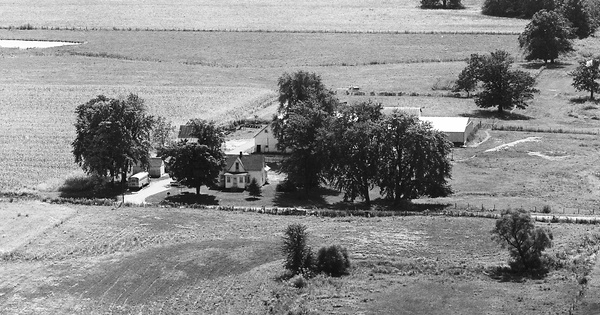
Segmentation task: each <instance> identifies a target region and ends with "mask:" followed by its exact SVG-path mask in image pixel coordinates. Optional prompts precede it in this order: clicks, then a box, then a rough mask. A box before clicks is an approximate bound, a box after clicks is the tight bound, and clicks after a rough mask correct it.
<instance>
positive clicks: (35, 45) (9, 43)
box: [0, 39, 81, 49]
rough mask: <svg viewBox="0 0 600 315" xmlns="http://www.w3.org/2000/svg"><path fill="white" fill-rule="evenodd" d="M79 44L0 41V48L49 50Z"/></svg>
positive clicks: (40, 41)
mask: <svg viewBox="0 0 600 315" xmlns="http://www.w3.org/2000/svg"><path fill="white" fill-rule="evenodd" d="M79 44H81V43H77V42H59V41H45V40H16V39H0V47H3V48H19V49H31V48H50V47H58V46H67V45H79Z"/></svg>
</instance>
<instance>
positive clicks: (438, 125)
mask: <svg viewBox="0 0 600 315" xmlns="http://www.w3.org/2000/svg"><path fill="white" fill-rule="evenodd" d="M419 120H421V121H427V122H429V123H431V126H432V127H433V129H436V130H439V131H442V132H465V129H466V128H467V125H468V124H469V118H468V117H419Z"/></svg>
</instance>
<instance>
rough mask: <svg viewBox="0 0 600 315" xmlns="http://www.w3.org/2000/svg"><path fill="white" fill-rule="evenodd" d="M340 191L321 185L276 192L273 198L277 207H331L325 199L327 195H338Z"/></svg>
mask: <svg viewBox="0 0 600 315" xmlns="http://www.w3.org/2000/svg"><path fill="white" fill-rule="evenodd" d="M339 194H340V192H339V191H337V190H334V189H330V188H326V187H319V188H316V189H313V190H312V191H309V192H308V193H307V192H306V191H304V190H303V189H300V190H297V191H294V192H276V193H275V197H274V198H273V204H274V205H275V206H277V207H290V208H293V207H317V208H329V204H328V203H327V201H326V200H325V197H326V196H338V195H339Z"/></svg>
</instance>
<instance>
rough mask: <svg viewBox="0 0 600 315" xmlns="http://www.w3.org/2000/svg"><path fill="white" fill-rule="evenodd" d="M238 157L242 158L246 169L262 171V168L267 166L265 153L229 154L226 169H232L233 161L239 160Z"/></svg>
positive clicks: (226, 159) (226, 157) (226, 158)
mask: <svg viewBox="0 0 600 315" xmlns="http://www.w3.org/2000/svg"><path fill="white" fill-rule="evenodd" d="M237 158H239V159H240V161H241V162H242V164H243V165H244V169H245V170H246V171H262V169H263V168H264V167H265V157H264V156H263V155H259V154H252V155H241V156H240V155H238V154H235V155H230V154H228V155H226V156H225V161H226V163H227V166H226V168H225V169H227V170H228V169H230V168H231V166H232V165H233V163H235V161H236V160H237Z"/></svg>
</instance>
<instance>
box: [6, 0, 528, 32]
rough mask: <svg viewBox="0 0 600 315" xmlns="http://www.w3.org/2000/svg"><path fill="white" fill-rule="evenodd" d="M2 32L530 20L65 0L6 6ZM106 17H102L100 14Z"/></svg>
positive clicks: (341, 4) (505, 28)
mask: <svg viewBox="0 0 600 315" xmlns="http://www.w3.org/2000/svg"><path fill="white" fill-rule="evenodd" d="M5 2H7V1H6V0H4V1H2V2H0V5H2V6H3V7H5V8H6V9H5V10H3V11H2V13H1V14H0V19H1V20H2V25H0V26H3V27H10V26H12V27H18V26H21V25H26V24H30V25H32V26H33V27H61V28H77V29H86V28H106V29H112V28H113V27H115V28H122V29H128V28H132V29H135V28H140V29H146V28H150V29H169V30H173V29H175V30H178V29H186V30H194V29H200V30H224V29H226V30H278V31H280V30H287V31H334V30H335V31H368V30H370V31H390V30H391V31H402V32H403V31H440V30H441V31H450V32H452V31H492V32H521V31H522V29H523V27H524V26H525V24H526V21H525V20H515V19H506V18H494V17H488V16H484V15H482V14H481V4H482V1H481V0H464V1H463V3H464V4H465V5H466V6H467V9H465V10H421V9H419V8H418V3H417V2H416V1H414V0H402V1H376V0H368V1H357V0H339V1H332V2H315V1H310V0H302V1H294V2H293V3H289V2H285V3H284V2H280V1H277V0H251V1H245V2H243V3H240V2H239V1H236V0H225V1H220V2H219V3H218V4H216V3H214V2H211V1H208V0H201V1H190V0H179V1H172V2H169V3H168V4H166V3H164V2H161V1H158V0H149V1H148V0H146V1H143V0H129V1H126V2H121V3H119V5H114V4H113V3H112V2H110V1H100V2H95V3H93V4H87V5H86V8H85V9H82V7H81V6H80V5H73V4H72V3H71V2H69V1H66V0H52V1H45V2H44V5H35V6H32V5H31V3H22V4H21V3H13V2H10V3H5ZM98 12H102V14H98Z"/></svg>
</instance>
